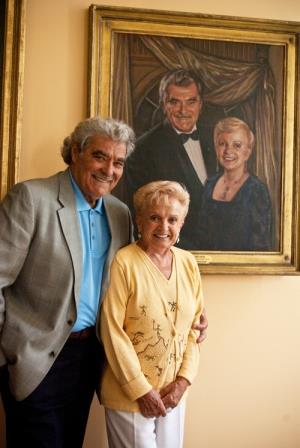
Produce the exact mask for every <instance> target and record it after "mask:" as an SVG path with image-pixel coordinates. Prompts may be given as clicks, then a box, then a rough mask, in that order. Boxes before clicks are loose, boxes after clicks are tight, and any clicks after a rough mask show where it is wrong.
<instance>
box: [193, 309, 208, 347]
mask: <svg viewBox="0 0 300 448" xmlns="http://www.w3.org/2000/svg"><path fill="white" fill-rule="evenodd" d="M193 328H194V330H199V336H198V338H197V343H198V344H200V343H201V342H203V341H204V339H206V338H207V328H208V320H207V317H206V311H205V308H204V309H203V311H202V314H201V315H200V319H199V322H197V323H194V325H193Z"/></svg>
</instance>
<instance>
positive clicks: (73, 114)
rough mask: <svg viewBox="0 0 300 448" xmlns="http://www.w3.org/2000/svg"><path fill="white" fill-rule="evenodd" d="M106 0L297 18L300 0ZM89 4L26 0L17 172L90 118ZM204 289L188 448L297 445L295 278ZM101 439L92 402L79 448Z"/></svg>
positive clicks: (248, 279) (49, 159)
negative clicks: (204, 332)
mask: <svg viewBox="0 0 300 448" xmlns="http://www.w3.org/2000/svg"><path fill="white" fill-rule="evenodd" d="M104 3H105V4H106V5H114V6H131V7H142V8H147V7H150V6H151V8H157V9H166V10H167V9H170V10H173V11H189V12H199V13H208V14H218V15H220V14H221V15H230V16H244V17H257V18H268V19H281V20H296V21H299V22H300V2H299V0H265V1H264V2H263V1H261V0H252V1H250V2H240V1H237V0H227V1H226V2H224V0H210V1H209V2H208V1H204V0H187V1H186V2H184V3H183V2H182V1H179V0H164V2H162V1H161V0H152V1H151V3H149V2H147V1H146V0H136V1H133V0H132V1H127V2H126V1H125V0H124V1H121V2H119V1H116V0H115V1H113V0H106V1H105V2H104ZM89 5H90V1H89V0H51V1H48V0H27V35H26V64H25V88H24V118H23V132H22V135H23V137H22V142H23V143H22V153H21V173H20V178H21V179H28V178H31V177H37V176H47V175H49V174H51V173H52V172H54V171H56V170H58V169H62V168H63V164H62V162H61V160H60V156H59V147H60V145H61V142H62V139H63V138H64V137H65V136H66V135H67V134H68V133H69V131H71V130H72V128H73V127H74V125H75V124H76V123H77V122H78V121H79V120H81V119H82V118H84V117H85V116H86V96H87V73H86V71H87V48H88V12H87V9H88V7H89ZM204 288H205V297H206V308H207V312H208V316H209V337H208V339H207V341H206V342H205V343H204V344H203V346H202V358H201V369H200V373H199V376H198V378H197V381H196V382H195V384H194V385H193V386H192V390H191V392H192V393H190V397H189V401H188V409H187V418H186V439H185V448H202V447H203V448H221V447H222V448H299V446H300V381H299V377H300V356H299V353H300V328H299V322H300V299H299V291H300V277H282V276H278V277H275V276H270V277H266V276H260V277H259V276H204ZM2 422H3V417H2ZM1 427H2V424H1ZM2 437H3V434H2ZM0 438H1V431H0ZM104 440H105V437H104V426H103V414H102V409H101V408H100V407H99V405H98V403H97V402H96V400H95V401H94V403H93V406H92V411H91V415H90V420H89V424H88V430H87V435H86V441H85V448H96V447H99V448H101V447H102V448H103V447H105V442H104ZM2 446H4V444H3V442H2V445H1V443H0V447H2Z"/></svg>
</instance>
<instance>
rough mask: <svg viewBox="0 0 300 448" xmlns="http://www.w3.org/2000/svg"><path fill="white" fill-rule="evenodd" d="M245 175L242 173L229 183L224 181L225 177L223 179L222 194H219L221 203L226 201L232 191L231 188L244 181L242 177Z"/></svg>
mask: <svg viewBox="0 0 300 448" xmlns="http://www.w3.org/2000/svg"><path fill="white" fill-rule="evenodd" d="M247 174H248V173H243V174H242V175H241V176H240V177H239V178H238V179H236V180H234V181H233V182H231V183H230V182H228V180H226V179H225V177H223V183H224V190H223V193H222V194H221V199H222V201H226V199H227V194H228V192H229V191H230V190H231V189H232V187H236V186H237V185H239V184H240V183H242V181H243V180H244V177H245V176H246V175H247Z"/></svg>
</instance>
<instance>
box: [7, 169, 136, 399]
mask: <svg viewBox="0 0 300 448" xmlns="http://www.w3.org/2000/svg"><path fill="white" fill-rule="evenodd" d="M103 201H104V207H105V211H106V215H107V219H108V223H109V228H110V232H111V243H110V248H109V252H108V256H107V261H106V265H105V269H104V273H103V279H102V289H101V294H102V295H104V293H105V290H106V288H107V284H108V280H109V266H110V263H111V261H112V258H113V256H114V254H115V252H116V251H117V250H118V249H119V248H121V247H123V246H125V245H127V244H129V243H130V242H131V241H132V223H131V217H130V212H129V210H128V207H127V206H126V205H125V204H123V203H122V202H121V201H119V200H118V199H117V198H115V197H114V196H112V195H106V196H104V197H103ZM81 275H82V245H81V236H80V224H79V220H78V216H77V209H76V199H75V195H74V192H73V188H72V185H71V182H70V176H69V170H66V171H64V172H62V173H58V174H56V175H54V176H52V177H49V178H47V179H35V180H30V181H26V182H22V183H19V184H17V185H15V186H14V187H13V188H12V189H11V191H10V192H9V193H8V194H7V196H6V197H5V199H4V200H3V202H2V203H1V205H0V365H4V364H7V365H8V369H9V377H10V387H11V390H12V393H13V394H14V396H15V397H16V399H17V400H22V399H24V398H25V397H26V396H28V395H29V394H30V393H31V392H32V391H33V390H34V389H35V388H36V387H37V386H38V384H39V383H40V382H41V381H42V379H43V378H44V377H45V375H46V373H47V372H48V370H49V369H50V367H51V365H52V364H53V362H54V360H55V358H56V357H57V355H58V353H59V352H60V350H61V349H62V347H63V345H64V344H65V342H66V340H67V338H68V336H69V334H70V332H71V331H72V326H73V324H74V322H75V320H76V317H77V309H78V305H79V293H80V284H81ZM97 328H98V325H97Z"/></svg>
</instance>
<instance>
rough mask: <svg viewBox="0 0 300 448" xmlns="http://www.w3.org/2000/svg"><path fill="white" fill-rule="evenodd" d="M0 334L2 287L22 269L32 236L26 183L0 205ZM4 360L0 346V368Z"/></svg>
mask: <svg viewBox="0 0 300 448" xmlns="http://www.w3.org/2000/svg"><path fill="white" fill-rule="evenodd" d="M0 223H1V225H0V334H1V331H2V327H3V323H4V319H5V300H6V299H5V293H4V291H5V288H6V287H8V286H10V285H12V284H13V283H14V281H15V280H16V278H17V276H18V274H19V272H20V271H21V269H22V266H23V264H24V261H25V259H26V256H27V254H28V250H29V247H30V242H31V239H32V235H33V233H34V226H35V223H34V204H33V201H32V198H31V195H30V192H29V189H28V188H27V187H26V184H24V183H22V184H17V185H15V186H14V187H13V188H12V189H11V190H10V192H9V193H8V194H7V196H6V197H5V198H4V199H3V201H2V203H1V204H0ZM3 364H6V359H5V356H4V353H3V351H2V350H1V345H0V365H3Z"/></svg>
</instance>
